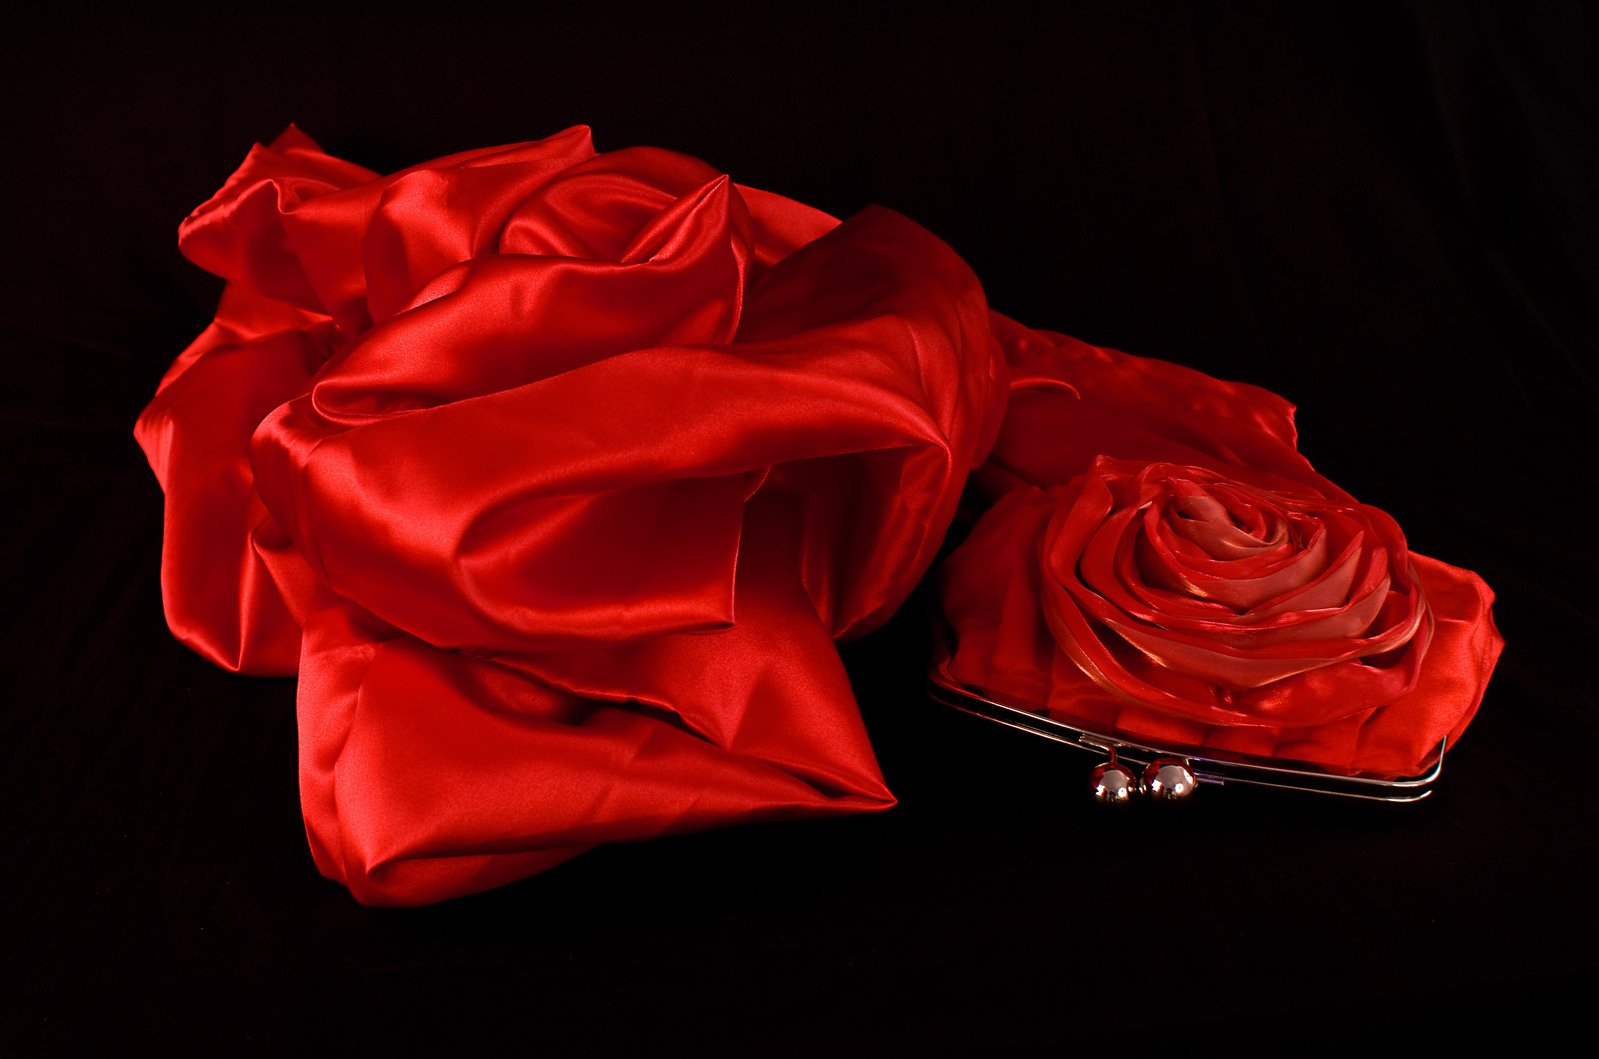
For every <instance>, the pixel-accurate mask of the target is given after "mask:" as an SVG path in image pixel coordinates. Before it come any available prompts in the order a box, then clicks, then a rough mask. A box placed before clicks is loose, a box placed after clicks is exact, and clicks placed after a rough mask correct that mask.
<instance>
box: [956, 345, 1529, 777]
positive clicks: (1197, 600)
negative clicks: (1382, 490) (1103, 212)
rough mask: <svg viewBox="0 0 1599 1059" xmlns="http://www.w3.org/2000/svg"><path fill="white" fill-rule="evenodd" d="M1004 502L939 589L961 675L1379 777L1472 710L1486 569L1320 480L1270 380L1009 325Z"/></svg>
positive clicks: (1030, 700) (1201, 739)
mask: <svg viewBox="0 0 1599 1059" xmlns="http://www.w3.org/2000/svg"><path fill="white" fill-rule="evenodd" d="M991 324H992V327H993V330H994V333H995V334H996V336H997V337H998V338H999V340H1000V343H1001V345H1002V346H1003V348H1004V350H1005V355H1006V358H1007V361H1008V362H1009V363H1010V365H1011V369H1012V381H1011V396H1010V402H1009V407H1008V410H1007V413H1006V418H1005V421H1004V425H1003V428H1002V430H1001V433H1000V437H999V439H998V441H997V443H996V445H995V447H994V450H993V453H992V455H991V457H990V459H989V460H988V461H987V462H986V463H985V464H984V466H983V467H982V468H980V469H979V471H978V472H977V473H976V475H975V476H974V481H976V482H977V483H978V485H979V491H980V492H981V493H983V494H984V495H985V496H986V497H987V498H988V502H989V503H990V504H991V506H989V507H988V508H987V510H986V511H984V512H983V514H982V516H981V517H980V518H979V519H978V521H977V523H976V525H975V526H974V527H973V529H972V532H971V534H970V536H969V537H968V538H967V539H966V540H965V541H964V542H963V543H962V545H961V546H960V547H959V548H958V549H956V551H955V552H954V553H953V554H952V555H951V556H950V558H949V559H948V560H947V562H946V563H945V565H944V566H943V567H941V569H940V572H939V584H940V591H941V593H942V601H943V609H944V616H945V618H946V619H947V623H948V627H949V629H950V632H951V638H952V644H951V645H950V647H949V650H948V653H947V654H946V655H945V656H944V657H942V658H941V659H940V660H939V662H938V665H939V667H940V669H941V671H942V672H943V674H944V675H945V676H946V677H948V678H950V679H953V680H954V681H956V682H959V683H962V684H966V685H968V686H971V687H974V688H979V689H983V690H985V691H987V692H989V693H990V694H991V695H995V696H999V697H1001V698H1004V699H1006V700H1008V701H1011V702H1013V703H1016V704H1018V705H1024V706H1030V707H1032V708H1036V709H1041V710H1044V711H1046V712H1048V713H1050V714H1051V715H1054V716H1057V717H1060V718H1061V719H1063V720H1066V721H1068V722H1070V723H1074V724H1077V725H1081V726H1085V727H1088V728H1090V729H1092V730H1096V731H1110V732H1120V733H1123V734H1126V735H1127V736H1129V737H1132V738H1136V739H1140V740H1143V741H1146V742H1151V743H1155V744H1157V745H1175V746H1188V747H1206V748H1211V749H1216V750H1225V751H1229V752H1233V753H1240V754H1247V755H1256V756H1261V757H1269V758H1275V759H1283V760H1287V761H1298V762H1305V763H1310V764H1314V765H1318V766H1322V767H1325V768H1329V769H1333V770H1337V771H1341V772H1348V773H1359V774H1366V775H1373V776H1383V777H1389V778H1394V777H1400V776H1409V775H1414V774H1416V773H1418V772H1420V771H1422V770H1423V768H1424V766H1425V765H1426V764H1427V763H1428V761H1429V760H1430V758H1431V757H1432V756H1433V755H1434V753H1435V751H1436V749H1437V746H1438V744H1439V741H1440V740H1442V739H1445V738H1447V739H1448V740H1449V741H1450V742H1451V743H1453V742H1454V741H1455V740H1457V739H1458V738H1459V737H1460V735H1461V733H1462V732H1463V731H1464V730H1465V728H1466V726H1467V725H1468V724H1469V723H1470V721H1471V719H1472V717H1473V716H1474V714H1475V713H1476V710H1477V707H1478V705H1479V704H1480V703H1481V701H1482V697H1483V693H1484V690H1485V688H1486V687H1487V683H1488V679H1489V676H1490V675H1491V673H1492V671H1493V668H1494V664H1495V662H1496V661H1497V659H1498V657H1499V653H1500V651H1501V649H1502V647H1503V640H1502V639H1501V637H1500V635H1499V632H1498V630H1497V629H1496V628H1495V626H1494V622H1493V617H1492V612H1491V605H1492V603H1493V593H1492V591H1491V590H1490V589H1489V588H1488V586H1487V585H1486V584H1485V583H1484V582H1483V581H1482V579H1481V578H1479V577H1478V576H1477V575H1476V574H1474V573H1472V572H1471V571H1469V570H1462V569H1460V568H1458V567H1454V566H1450V565H1448V564H1446V563H1442V562H1439V561H1438V560H1436V559H1430V558H1427V557H1425V556H1421V555H1417V554H1415V553H1414V552H1411V551H1409V549H1408V546H1407V544H1406V542H1405V538H1404V535H1403V533H1402V532H1401V531H1400V529H1399V527H1398V525H1397V524H1395V523H1394V521H1393V520H1392V519H1391V518H1389V517H1388V516H1387V515H1386V514H1384V513H1383V512H1381V511H1379V510H1377V509H1376V508H1372V507H1370V506H1369V505H1364V504H1361V503H1359V502H1358V501H1356V500H1355V499H1354V498H1353V497H1351V496H1349V494H1347V493H1345V492H1344V491H1343V490H1341V489H1339V488H1338V487H1337V486H1336V485H1334V484H1333V483H1332V482H1329V481H1327V480H1326V479H1325V478H1323V477H1321V476H1320V475H1319V474H1317V473H1316V472H1315V470H1314V469H1313V468H1312V467H1311V466H1310V464H1309V463H1308V462H1307V461H1306V460H1305V459H1304V457H1303V456H1301V455H1300V454H1299V452H1298V451H1297V449H1296V434H1295V428H1294V422H1293V407H1292V406H1291V405H1289V404H1288V403H1287V402H1286V401H1284V400H1283V399H1282V398H1280V397H1278V396H1276V395H1275V394H1272V393H1269V392H1268V391H1265V390H1262V389H1259V388H1257V387H1253V386H1249V385H1245V384H1241V383H1230V382H1223V381H1221V380H1218V379H1214V378H1211V377H1209V376H1206V375H1204V374H1202V373H1200V372H1197V371H1193V370H1191V369H1188V368H1183V367H1180V366H1178V365H1175V364H1170V363H1166V362H1164V361H1159V360H1152V359H1148V358H1143V357H1134V356H1129V355H1128V354H1125V353H1120V352H1117V351H1115V350H1110V349H1104V348H1101V347H1097V346H1091V345H1089V344H1087V343H1084V342H1080V341H1078V340H1076V339H1074V338H1070V337H1068V336H1066V335H1062V334H1058V333H1054V332H1048V331H1033V330H1029V329H1027V328H1025V327H1023V326H1021V325H1020V324H1017V323H1016V322H1014V321H1012V320H1009V319H1007V318H1005V317H1003V316H1000V315H999V314H997V313H995V314H992V316H991Z"/></svg>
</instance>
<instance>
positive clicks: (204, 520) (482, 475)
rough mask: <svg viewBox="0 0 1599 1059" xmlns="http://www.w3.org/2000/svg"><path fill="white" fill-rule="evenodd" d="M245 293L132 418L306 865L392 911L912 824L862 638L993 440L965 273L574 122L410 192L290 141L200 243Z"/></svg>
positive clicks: (988, 386)
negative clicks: (269, 743)
mask: <svg viewBox="0 0 1599 1059" xmlns="http://www.w3.org/2000/svg"><path fill="white" fill-rule="evenodd" d="M179 245H180V247H181V249H182V251H183V253H184V254H185V255H186V256H188V257H189V258H190V260H192V261H194V262H195V263H196V264H199V265H201V266H202V267H204V268H206V269H208V270H209V271H211V272H214V273H216V274H217V275H219V276H222V277H223V278H225V279H226V280H227V285H226V288H225V290H224V293H223V296H222V299H221V303H220V304H219V306H218V309H217V313H216V319H215V320H214V321H213V322H212V324H211V325H210V327H208V328H207V329H206V330H205V332H204V333H202V334H201V335H200V336H199V337H198V338H197V339H196V340H195V341H194V343H193V344H192V345H191V346H190V347H189V348H188V349H186V350H185V351H184V352H183V353H182V354H181V355H180V356H179V357H178V358H177V360H176V361H175V362H174V363H173V365H172V367H171V368H170V369H169V370H168V372H167V373H166V375H165V377H164V378H163V379H162V381H161V384H160V388H159V390H158V392H157V393H156V395H155V397H154V399H153V400H152V401H151V402H150V405H149V406H148V407H147V408H146V409H145V410H144V412H143V414H142V415H141V416H140V418H139V420H138V423H137V426H136V428H135V435H136V437H137V439H138V441H139V444H140V445H141V446H142V447H143V449H144V451H145V453H146V455H147V457H148V459H149V461H150V465H151V467H152V469H153V470H154V471H155V474H156V476H157V478H158V479H159V480H160V483H161V486H162V488H163V490H164V491H165V493H166V513H165V531H164V542H163V557H162V590H163V600H164V605H165V609H166V614H167V619H168V622H169V624H170V626H171V628H172V630H173V632H174V633H175V634H176V635H177V636H178V637H179V638H180V639H181V640H183V642H185V643H186V644H188V645H189V646H191V647H192V648H194V649H195V650H196V651H198V652H199V653H200V654H202V655H203V656H205V657H206V658H208V659H210V660H212V661H213V662H215V663H217V664H218V665H222V666H225V667H227V668H229V669H232V670H235V671H239V672H244V673H261V674H289V673H298V675H299V686H298V692H297V701H298V706H297V709H298V720H299V732H300V736H299V738H300V777H301V782H300V786H301V798H302V806H303V810H304V814H305V822H306V831H307V835H308V837H309V841H310V846H311V850H312V853H313V855H314V856H315V859H316V863H317V865H318V867H319V868H320V869H321V871H322V872H323V873H324V874H326V875H327V876H329V877H330V878H333V879H336V880H339V881H341V882H343V883H344V884H345V885H347V886H348V887H349V888H350V890H351V892H352V893H353V894H354V895H355V897H356V898H357V899H358V900H360V901H362V902H364V903H368V904H389V905H408V904H417V903H423V902H428V901H435V900H439V899H442V898H447V897H451V896H456V895H460V894H465V893H470V892H473V891H478V890H483V889H486V888H489V887H492V886H496V885H499V884H502V883H505V882H507V881H509V880H512V879H515V878H518V877H520V876H524V875H527V874H530V873H532V872H536V871H539V870H541V869H543V868H546V867H549V866H551V865H553V864H556V863H558V862H560V861H562V860H564V859H566V858H568V857H571V856H572V855H574V854H576V853H578V852H581V851H582V850H584V849H587V848H589V847H592V846H594V845H596V844H599V843H605V842H613V841H621V840H630V839H639V838H644V837H648V836H653V835H659V834H666V833H672V832H681V831H686V830H691V829H696V828H704V827H712V826H720V825H726V824H732V823H736V822H740V821H750V820H760V819H777V818H787V817H797V816H816V815H826V814H836V813H848V812H861V811H870V810H877V809H883V808H886V807H888V806H890V805H892V804H893V797H892V795H891V794H890V793H889V792H888V790H887V789H886V788H885V787H884V784H883V781H882V778H881V775H880V773H879V771H878V768H877V765H876V762H875V759H874V758H873V755H872V752H871V748H870V746H869V745H868V743H867V740H866V737H865V733H864V731H863V729H862V726H861V721H860V717H859V714H858V712H857V709H856V706H855V702H854V699H853V697H852V694H851V691H850V688H849V683H848V680H847V678H846V676H845V674H844V671H843V669H842V666H841V664H840V662H839V658H838V655H837V652H836V649H835V647H834V641H835V640H836V639H839V638H842V637H846V636H852V635H856V634H859V633H862V632H865V631H867V630H869V629H871V628H873V627H875V626H876V625H878V624H879V623H881V622H882V621H883V620H885V619H886V618H887V616H888V615H889V614H891V613H892V612H893V610H894V609H895V608H896V607H897V606H898V605H899V604H900V603H901V602H902V601H903V600H904V598H905V597H906V595H907V594H908V593H909V591H910V589H911V588H912V586H913V585H914V584H915V583H916V581H917V579H918V578H919V577H920V575H921V574H922V573H923V572H924V571H925V570H926V568H927V566H928V564H929V563H930V562H931V561H932V558H933V556H934V553H935V551H936V549H937V548H938V546H939V543H940V541H941V539H942V537H943V534H944V531H945V529H946V528H947V526H948V523H949V521H950V519H951V517H952V515H953V513H954V508H955V504H956V502H957V499H958V497H959V493H960V491H961V488H962V486H963V484H964V482H965V479H966V476H967V474H968V472H969V471H970V470H971V468H972V467H974V466H975V465H976V464H977V463H978V462H979V461H980V460H981V459H982V457H983V456H984V455H985V454H986V452H987V450H988V449H989V447H990V446H991V445H992V443H993V440H994V438H995V436H996V434H997V431H998V426H999V416H1000V412H1001V410H1002V408H1003V405H1004V401H1005V394H1006V386H1005V373H1006V366H1005V362H1004V360H1003V358H1002V357H1001V356H1000V354H999V351H998V347H997V345H996V343H995V340H994V338H993V336H992V334H991V332H990V329H989V321H988V315H987V307H986V305H985V303H984V299H983V293H982V290H981V287H980V286H979V284H978V282H977V280H976V278H975V277H974V276H973V275H972V274H971V272H970V270H969V269H968V268H967V267H966V266H965V264H964V263H963V262H961V260H960V259H959V258H958V257H957V256H956V255H955V254H954V253H953V252H952V251H951V250H950V249H949V248H948V247H947V246H945V245H944V244H943V243H942V242H940V241H939V240H938V239H936V238H935V237H933V236H932V235H931V234H929V233H928V232H926V231H925V230H923V229H921V228H920V227H918V226H916V225H915V224H913V223H911V222H910V221H908V220H906V219H905V218H903V217H900V216H899V215H897V214H894V213H892V212H889V211H887V210H883V209H876V208H873V209H868V210H866V211H864V212H862V213H860V214H857V215H856V216H854V217H852V218H850V219H849V220H847V221H845V222H843V223H839V222H837V221H835V220H834V219H833V218H831V217H828V216H827V215H825V214H823V213H821V212H819V211H817V210H814V209H811V208H809V207H807V206H804V205H802V204H800V203H798V202H794V201H792V200H790V199H786V198H783V197H781V196H778V195H774V194H771V193H768V192H762V191H758V190H755V189H752V188H747V187H743V186H740V185H737V184H734V183H732V182H731V181H730V180H729V179H728V178H727V177H726V176H724V175H722V174H719V173H717V172H716V171H715V170H713V169H711V168H710V167H708V166H706V165H705V164H704V163H702V162H699V161H698V160H696V159H693V158H689V157H686V156H683V155H679V154H674V153H671V152H668V151H661V150H656V149H650V148H634V149H629V150H622V151H615V152H608V153H596V152H595V151H594V149H593V147H592V144H591V142H590V138H589V134H588V130H587V129H584V128H577V129H572V130H569V131H567V132H564V133H561V134H558V135H556V136H552V137H550V138H548V139H545V140H541V141H537V142H531V143H523V144H514V145H511V146H506V147H496V148H490V149H484V150H479V151H469V152H466V153H463V154H458V155H452V156H449V157H447V158H441V159H438V160H435V161H432V162H427V163H424V164H422V165H419V166H415V167H412V168H410V169H407V170H404V171H402V172H399V173H396V174H393V175H391V176H387V177H380V176H378V175H377V174H375V173H372V172H370V171H368V170H365V169H362V168H360V167H358V166H355V165H352V164H350V163H348V162H343V161H340V160H338V159H336V158H332V157H330V156H329V155H327V154H325V153H324V152H323V151H322V150H321V149H320V148H318V147H317V145H316V144H315V143H314V142H312V141H311V140H310V138H308V137H307V136H305V135H304V134H303V133H301V132H300V131H299V130H297V129H295V128H293V127H291V128H290V129H289V130H287V131H286V132H285V133H283V135H281V136H280V137H278V138H277V139H276V140H274V141H273V142H272V143H271V144H270V145H267V146H260V145H258V146H257V147H255V148H254V149H253V150H252V151H251V152H250V154H249V156H248V157H247V158H246V159H245V161H244V163H243V165H242V166H241V167H240V168H239V170H238V171H237V172H236V173H235V174H234V175H233V176H232V177H230V178H229V180H228V181H227V183H226V184H225V185H224V187H223V188H222V189H221V190H220V191H219V192H218V193H217V194H216V195H215V196H214V197H213V198H212V199H210V200H209V201H208V202H206V203H205V204H204V205H202V206H201V207H199V208H198V209H197V210H195V212H194V213H193V214H192V215H191V216H190V217H189V218H188V219H187V220H185V221H184V222H183V225H182V227H181V228H180V232H179Z"/></svg>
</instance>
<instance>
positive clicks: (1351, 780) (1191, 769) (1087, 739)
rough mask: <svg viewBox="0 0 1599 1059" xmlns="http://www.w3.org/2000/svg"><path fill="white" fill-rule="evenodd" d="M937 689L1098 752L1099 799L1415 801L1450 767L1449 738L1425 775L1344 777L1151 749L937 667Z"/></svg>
mask: <svg viewBox="0 0 1599 1059" xmlns="http://www.w3.org/2000/svg"><path fill="white" fill-rule="evenodd" d="M929 687H930V694H931V695H932V697H933V699H934V700H936V701H938V702H941V703H943V704H945V705H946V706H953V707H955V708H956V709H957V710H964V711H965V712H966V713H971V714H975V715H977V716H978V717H985V718H987V719H988V720H990V721H997V722H999V723H1000V724H1003V725H1008V726H1009V727H1011V728H1019V729H1021V730H1022V731H1024V732H1030V733H1032V734H1033V735H1040V736H1043V737H1044V738H1045V739H1052V740H1054V741H1055V742H1057V743H1064V744H1065V745H1067V746H1071V747H1076V748H1078V749H1080V750H1086V751H1090V752H1092V753H1094V754H1097V755H1098V756H1099V757H1100V758H1101V759H1102V763H1101V764H1100V765H1099V766H1097V767H1096V768H1095V769H1094V770H1093V773H1092V775H1091V777H1090V781H1091V790H1092V791H1093V794H1094V797H1095V798H1096V799H1097V800H1098V801H1100V802H1102V803H1104V804H1108V805H1121V804H1126V803H1129V802H1131V801H1133V800H1135V799H1141V798H1144V797H1153V798H1154V799H1155V800H1158V801H1185V800H1187V799H1188V798H1189V797H1190V796H1191V794H1192V793H1193V791H1194V789H1195V787H1196V786H1214V787H1225V786H1231V785H1238V786H1248V787H1269V788H1272V789H1274V790H1282V791H1294V792H1296V793H1299V794H1319V795H1327V796H1330V797H1334V798H1350V799H1354V800H1357V801H1364V802H1382V803H1385V804H1389V805H1407V804H1412V803H1414V802H1419V801H1421V800H1423V799H1425V798H1427V797H1429V796H1430V795H1431V794H1432V791H1433V784H1434V783H1436V782H1437V780H1438V777H1439V776H1440V775H1441V774H1442V773H1443V767H1444V750H1445V748H1446V743H1447V741H1444V742H1440V743H1439V744H1438V750H1437V753H1436V756H1435V757H1434V759H1433V763H1432V765H1431V767H1430V768H1428V770H1427V771H1426V772H1425V773H1423V774H1421V775H1419V776H1406V777H1403V778H1400V779H1384V778H1380V777H1376V776H1365V775H1359V774H1343V773H1338V772H1333V771H1330V770H1327V769H1322V768H1318V767H1317V766H1315V765H1310V764H1304V763H1298V762H1286V761H1284V762H1277V761H1271V762H1268V761H1265V760H1262V759H1259V758H1248V757H1244V756H1242V755H1233V754H1225V753H1223V752H1220V751H1216V750H1211V749H1209V748H1203V747H1176V746H1172V747H1155V746H1149V745H1146V744H1143V743H1138V742H1134V741H1132V740H1129V739H1126V738H1124V737H1122V736H1119V735H1107V734H1105V733H1103V732H1095V731H1090V730H1089V729H1086V728H1079V727H1077V726H1075V725H1072V724H1067V723H1066V722H1064V721H1060V720H1057V719H1056V718H1054V717H1050V716H1047V715H1045V714H1043V713H1039V712H1035V711H1033V710H1029V709H1025V708H1023V707H1021V706H1019V705H1014V704H1010V703H1005V702H1001V701H998V700H997V699H995V698H991V697H989V695H988V694H987V693H986V692H983V691H981V690H979V689H976V688H970V687H966V686H964V685H961V684H957V683H955V682H953V681H951V680H949V679H948V678H947V677H945V676H944V675H943V674H942V673H940V672H938V671H937V670H936V669H935V670H934V672H933V674H932V675H931V677H930V678H929ZM1185 773H1186V780H1185V775H1184V774H1185Z"/></svg>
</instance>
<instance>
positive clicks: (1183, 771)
mask: <svg viewBox="0 0 1599 1059" xmlns="http://www.w3.org/2000/svg"><path fill="white" fill-rule="evenodd" d="M1143 778H1144V793H1145V794H1147V795H1149V796H1150V797H1151V798H1153V799H1154V800H1155V801H1157V802H1186V801H1187V800H1188V799H1190V798H1192V797H1193V796H1194V788H1195V787H1197V786H1198V785H1199V781H1198V780H1196V779H1195V778H1194V773H1193V770H1192V769H1190V768H1189V767H1188V763H1187V762H1185V761H1183V760H1182V759H1180V758H1174V757H1158V758H1156V759H1155V760H1154V761H1151V762H1150V763H1149V766H1148V767H1147V768H1145V769H1144V777H1143Z"/></svg>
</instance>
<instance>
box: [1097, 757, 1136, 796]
mask: <svg viewBox="0 0 1599 1059" xmlns="http://www.w3.org/2000/svg"><path fill="white" fill-rule="evenodd" d="M1089 780H1090V782H1091V783H1092V784H1093V791H1094V801H1096V802H1098V803H1099V804H1100V805H1129V804H1131V803H1132V800H1133V799H1134V798H1135V797H1136V796H1137V795H1138V792H1139V783H1138V774H1137V773H1136V772H1134V771H1133V768H1132V766H1131V765H1125V764H1123V763H1122V762H1120V761H1114V760H1112V761H1107V762H1105V763H1104V764H1102V765H1096V766H1095V767H1094V771H1093V772H1092V773H1091V774H1090V776H1089Z"/></svg>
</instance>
